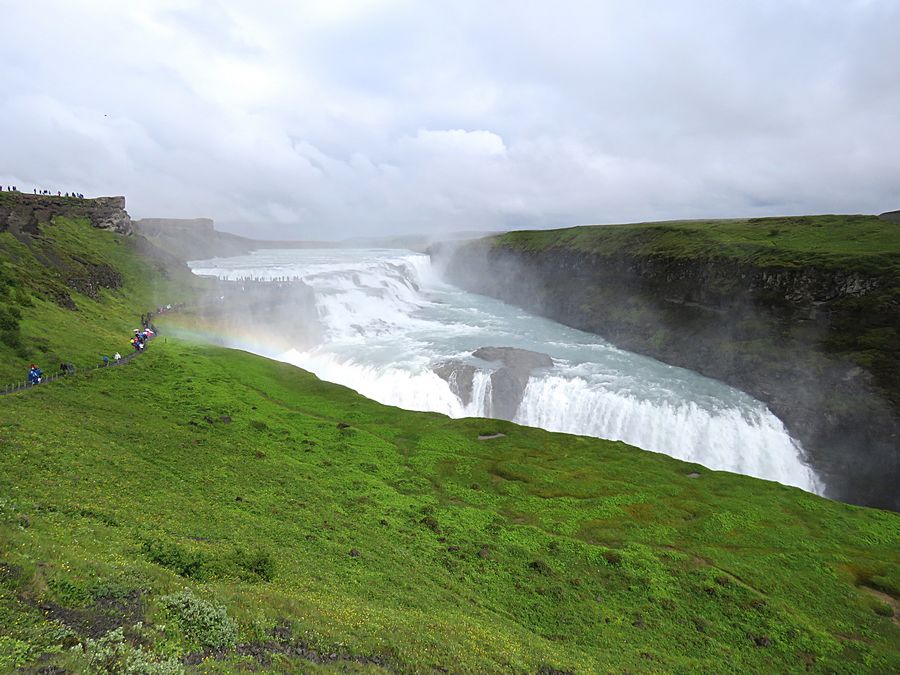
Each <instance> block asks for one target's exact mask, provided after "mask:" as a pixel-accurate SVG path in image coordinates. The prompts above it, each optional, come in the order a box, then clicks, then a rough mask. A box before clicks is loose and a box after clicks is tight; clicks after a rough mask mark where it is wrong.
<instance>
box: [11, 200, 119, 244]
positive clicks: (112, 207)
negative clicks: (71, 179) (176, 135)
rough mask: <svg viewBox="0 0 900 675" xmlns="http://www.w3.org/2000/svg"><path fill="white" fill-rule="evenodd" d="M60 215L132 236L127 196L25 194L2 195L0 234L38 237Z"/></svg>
mask: <svg viewBox="0 0 900 675" xmlns="http://www.w3.org/2000/svg"><path fill="white" fill-rule="evenodd" d="M57 216H64V217H66V218H84V219H87V220H88V221H90V223H91V225H93V226H94V227H96V228H99V229H102V230H112V231H113V232H118V233H119V234H125V235H128V234H131V233H132V231H133V229H132V225H131V218H130V217H129V215H128V212H127V211H126V210H125V197H96V198H94V199H78V198H75V197H53V196H49V195H33V194H31V195H30V194H27V193H24V192H3V193H0V232H7V231H8V232H11V233H12V234H13V235H14V236H22V235H31V236H33V235H35V234H37V233H38V229H39V227H40V226H42V225H47V224H50V223H51V222H52V221H53V219H54V218H56V217H57Z"/></svg>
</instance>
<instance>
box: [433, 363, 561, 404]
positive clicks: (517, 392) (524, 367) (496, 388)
mask: <svg viewBox="0 0 900 675" xmlns="http://www.w3.org/2000/svg"><path fill="white" fill-rule="evenodd" d="M472 356H473V357H474V358H476V359H478V360H479V361H483V362H485V363H484V364H483V366H482V367H479V366H477V365H475V364H472V363H466V362H465V361H460V360H459V359H451V360H449V361H443V362H441V363H439V364H437V365H436V366H434V367H433V368H432V371H433V372H434V373H435V374H436V375H438V376H439V377H440V378H442V379H444V380H446V381H447V384H449V385H450V391H452V392H453V393H454V394H456V396H457V397H458V398H459V400H460V401H461V402H462V404H463V405H469V403H471V402H472V394H473V388H474V381H475V373H477V372H478V371H479V370H484V371H490V373H491V400H490V411H489V413H490V415H491V417H498V418H500V419H504V420H512V419H513V418H514V417H515V416H516V412H517V411H518V410H519V405H520V404H521V403H522V396H523V395H524V394H525V388H526V387H527V386H528V380H529V379H530V378H531V375H532V373H533V372H534V371H536V370H539V369H541V368H552V367H553V359H551V358H550V357H549V356H548V355H547V354H541V353H540V352H532V351H529V350H527V349H518V348H516V347H481V348H479V349H476V350H475V351H474V352H472Z"/></svg>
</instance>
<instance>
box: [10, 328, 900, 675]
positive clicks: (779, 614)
mask: <svg viewBox="0 0 900 675" xmlns="http://www.w3.org/2000/svg"><path fill="white" fill-rule="evenodd" d="M485 432H502V433H505V434H506V436H504V437H502V438H496V439H493V440H478V436H479V435H480V434H484V433H485ZM0 439H2V444H3V447H4V449H5V450H4V453H3V455H2V459H0V462H2V465H0V466H2V469H0V477H2V478H0V494H2V495H3V501H2V520H3V525H2V530H0V531H2V535H0V559H2V561H3V563H2V566H0V570H2V576H0V582H2V584H3V595H2V608H0V625H2V626H3V627H4V631H3V632H4V636H3V637H2V638H0V639H2V640H3V648H2V649H0V653H6V654H7V655H8V656H7V657H6V661H5V664H4V665H5V666H6V667H7V668H10V667H12V666H14V665H26V664H29V663H36V659H38V658H39V657H41V655H42V654H53V653H57V654H56V655H55V656H45V657H44V658H45V660H44V661H43V663H59V664H60V665H64V666H66V667H84V664H85V663H86V659H87V658H88V657H87V656H84V655H77V654H74V653H70V652H67V651H65V650H64V649H63V647H64V646H65V645H70V644H73V643H75V642H77V641H78V640H79V639H81V638H83V637H84V636H85V635H91V634H94V635H95V636H96V635H97V634H98V633H102V632H103V631H104V630H108V629H109V628H111V627H112V626H114V625H116V623H119V622H124V623H125V635H126V637H127V638H128V639H130V640H132V641H133V642H134V643H135V644H140V645H142V646H143V647H142V648H143V649H144V650H145V651H146V652H148V653H152V654H154V655H159V656H160V657H162V656H164V655H174V656H177V657H179V659H180V658H183V657H184V656H185V655H186V654H189V653H192V652H202V651H203V649H204V646H205V647H206V648H207V649H208V650H210V651H216V650H217V649H219V648H222V649H223V654H222V656H223V658H224V661H222V662H212V663H207V664H206V665H205V666H204V669H205V670H228V669H229V668H232V667H237V664H238V663H240V662H245V661H249V662H252V661H254V657H252V656H250V654H251V653H254V648H253V647H251V646H248V645H254V644H255V645H256V648H255V651H256V653H258V654H259V657H260V659H262V661H263V663H266V662H269V659H272V661H271V663H274V664H280V665H278V667H280V668H289V666H288V665H287V663H288V661H286V659H288V658H289V657H287V656H283V655H279V654H278V652H285V653H291V649H292V648H296V649H300V648H301V647H309V648H313V649H315V650H316V651H317V652H318V653H323V654H328V655H330V654H336V655H337V657H335V658H338V665H341V664H342V663H347V662H345V661H341V660H340V659H343V658H346V659H351V658H356V659H358V660H359V662H360V663H358V664H357V665H359V667H360V668H363V667H364V669H371V670H377V669H378V668H380V667H381V666H380V665H376V664H381V665H383V666H385V667H387V668H390V669H399V670H403V671H412V670H422V671H428V670H431V669H434V668H440V667H444V668H448V669H450V670H453V671H494V670H505V669H513V670H515V671H521V672H535V671H536V670H537V669H538V668H539V667H541V666H542V665H546V666H549V667H552V668H556V669H564V670H574V671H577V672H597V671H604V670H609V669H611V670H623V669H628V670H659V671H672V670H676V671H678V670H680V671H685V672H686V671H694V672H696V671H711V670H742V671H755V672H762V671H768V672H777V671H785V670H800V669H803V668H806V667H812V668H813V669H814V670H819V671H852V670H857V671H861V670H867V671H875V672H891V671H896V670H897V668H898V667H900V656H898V652H897V650H898V647H900V628H898V626H897V625H896V624H895V623H893V622H892V619H891V618H890V614H891V609H890V607H889V606H888V605H887V604H886V603H885V602H884V601H883V600H879V599H877V598H876V597H875V594H874V593H873V591H880V592H882V593H890V594H893V595H894V597H896V596H897V595H898V593H900V566H898V550H897V546H896V544H897V542H898V541H900V518H898V517H897V516H896V515H894V514H890V513H886V512H880V511H874V510H866V509H861V508H856V507H851V506H846V505H843V504H838V503H834V502H829V501H826V500H824V499H820V498H818V497H815V496H812V495H809V494H806V493H803V492H801V491H799V490H796V489H793V488H787V487H783V486H780V485H777V484H773V483H768V482H764V481H760V480H755V479H752V478H747V477H742V476H736V475H731V474H726V473H715V472H710V471H707V470H705V469H703V468H701V467H698V466H694V465H689V464H685V463H682V462H679V461H676V460H674V459H670V458H668V457H665V456H661V455H655V454H652V453H647V452H643V451H639V450H637V449H634V448H631V447H628V446H626V445H624V444H621V443H613V442H607V441H602V440H597V439H589V438H578V437H572V436H566V435H562V434H551V433H548V432H544V431H540V430H535V429H526V428H521V427H517V426H515V425H513V424H508V423H503V422H493V421H484V420H459V421H452V420H449V419H447V418H445V417H442V416H440V415H434V414H422V413H410V412H405V411H401V410H399V409H396V408H390V407H386V406H382V405H379V404H376V403H373V402H370V401H367V400H366V399H363V398H362V397H360V396H358V395H356V394H354V393H353V392H351V391H349V390H347V389H344V388H342V387H338V386H335V385H330V384H326V383H323V382H320V381H319V380H317V379H316V378H315V377H313V376H312V375H309V374H307V373H304V372H302V371H300V370H297V369H296V368H293V367H290V366H287V365H282V364H277V363H273V362H269V361H266V360H264V359H262V358H258V357H254V356H250V355H247V354H244V353H240V352H234V351H227V350H223V349H219V348H212V347H199V346H195V345H189V344H185V343H180V342H176V341H174V340H171V339H170V340H169V341H168V343H163V341H162V340H159V341H157V342H156V343H154V344H153V345H152V349H151V351H150V352H149V353H148V354H147V355H145V356H144V357H142V358H141V359H139V360H138V361H136V362H135V363H133V364H131V365H128V366H126V367H124V368H117V369H111V370H108V371H107V370H100V371H94V372H93V373H90V374H88V375H85V376H82V377H79V378H73V379H70V380H67V381H62V382H61V383H59V384H54V385H52V386H48V387H44V388H38V389H36V390H33V391H30V392H27V393H26V394H19V395H15V396H13V397H10V398H8V399H6V400H4V401H3V402H2V407H0ZM693 471H696V472H698V473H699V474H700V476H699V477H698V478H692V477H690V475H689V474H690V473H691V472H693ZM184 588H188V589H190V591H191V595H189V596H187V597H188V598H189V599H190V600H189V601H183V602H182V604H178V603H177V602H175V600H173V599H172V598H171V597H170V596H171V595H172V594H174V593H176V592H178V591H180V590H181V589H184ZM182 600H183V599H182ZM201 601H205V602H208V603H211V605H213V606H216V605H221V606H224V607H225V610H226V612H227V616H228V617H230V618H231V619H233V620H234V621H235V622H236V624H235V625H236V634H235V633H234V632H233V630H232V628H231V624H230V623H228V620H226V619H224V618H223V617H222V616H219V618H218V619H216V620H214V619H215V616H214V613H212V610H211V609H210V608H209V607H208V606H206V605H204V604H203V603H202V602H201ZM185 603H186V604H187V605H189V606H190V607H189V609H184V607H183V606H182V605H184V604H185ZM191 603H193V604H191ZM197 607H199V608H200V609H198V608H197ZM210 616H213V619H211V618H210ZM138 621H142V622H143V626H142V627H139V628H134V627H133V626H134V624H136V623H137V622H138ZM273 635H278V636H280V637H279V638H278V639H276V638H273ZM235 642H236V643H237V644H239V645H243V647H240V648H239V649H237V650H235V649H233V648H232V646H233V645H234V644H235ZM98 649H99V648H97V647H95V648H94V652H96V651H97V650H98ZM89 651H90V650H89ZM60 652H61V653H60ZM94 652H91V653H94ZM242 653H243V654H244V655H241V654H242ZM10 654H12V655H14V656H12V657H10V656H9V655H10ZM300 662H302V659H301V660H300ZM273 667H274V666H273ZM291 667H298V666H296V665H295V666H291Z"/></svg>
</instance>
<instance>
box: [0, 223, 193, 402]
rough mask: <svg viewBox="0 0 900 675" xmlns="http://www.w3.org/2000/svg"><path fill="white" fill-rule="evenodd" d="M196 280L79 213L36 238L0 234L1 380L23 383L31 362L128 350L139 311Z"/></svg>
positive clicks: (82, 361)
mask: <svg viewBox="0 0 900 675" xmlns="http://www.w3.org/2000/svg"><path fill="white" fill-rule="evenodd" d="M194 279H196V278H194ZM197 283H198V282H196V281H194V280H192V279H191V275H190V274H189V273H188V272H187V271H186V270H185V271H184V272H183V273H178V272H177V271H174V270H165V268H164V266H163V265H162V264H161V263H159V262H156V261H154V260H152V259H150V258H148V257H146V256H142V255H140V254H139V253H138V252H137V251H136V250H135V248H134V240H133V239H132V238H128V237H123V236H122V235H119V234H116V233H113V232H109V231H105V230H98V229H95V228H93V227H91V226H90V224H89V223H88V221H86V220H84V219H68V218H56V219H54V221H53V224H52V225H50V226H43V227H42V228H41V230H40V233H39V236H37V237H30V236H27V235H25V236H21V237H19V238H17V237H15V236H13V234H12V233H11V232H8V231H7V232H0V386H2V385H4V384H7V383H11V382H16V381H18V382H21V381H23V380H24V379H25V376H26V374H27V372H28V364H29V363H30V362H32V361H35V362H37V363H38V364H39V365H41V367H42V368H43V369H44V371H45V372H47V373H50V372H54V371H56V369H58V368H59V363H60V362H61V361H66V362H70V363H74V364H75V365H76V366H78V367H85V366H92V365H96V364H97V363H99V362H100V360H101V357H102V356H103V355H104V354H105V355H107V356H112V355H113V354H114V353H115V352H116V351H119V352H121V353H123V354H124V353H126V350H127V349H128V348H129V345H128V339H129V336H130V335H131V329H132V328H134V327H136V326H137V320H138V317H139V315H140V314H141V313H143V312H145V311H147V310H149V309H152V308H155V307H157V306H159V305H160V304H164V303H167V302H174V301H176V300H181V299H184V298H185V297H186V296H187V295H189V293H190V286H191V285H192V284H197Z"/></svg>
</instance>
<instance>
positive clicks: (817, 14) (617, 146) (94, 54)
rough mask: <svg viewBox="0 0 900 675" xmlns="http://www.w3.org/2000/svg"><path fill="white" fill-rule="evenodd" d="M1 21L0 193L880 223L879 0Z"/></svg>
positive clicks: (171, 204) (537, 219)
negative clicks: (841, 216)
mask: <svg viewBox="0 0 900 675" xmlns="http://www.w3.org/2000/svg"><path fill="white" fill-rule="evenodd" d="M440 4H442V5H446V6H444V7H439V6H436V5H435V4H434V3H413V2H411V1H405V0H355V1H353V0H351V1H347V2H340V3H339V2H328V3H323V2H301V3H283V2H278V1H276V0H264V1H262V2H255V3H253V5H252V7H251V6H250V5H248V4H247V3H243V2H238V1H237V0H233V1H231V0H220V1H219V2H199V1H188V0H159V1H157V2H153V3H150V2H147V3H142V2H139V3H113V2H109V1H107V0H90V1H83V2H79V3H69V2H62V1H58V2H53V1H49V0H43V1H42V0H36V1H34V2H29V3H18V6H14V7H5V8H4V9H3V20H4V25H6V26H9V27H15V29H14V30H9V31H7V35H5V39H4V41H3V42H2V43H0V81H2V82H4V87H3V94H2V97H0V130H2V133H0V184H4V185H6V184H9V183H15V184H17V185H19V186H20V188H23V189H26V190H28V191H30V190H31V188H32V187H48V188H50V187H52V188H54V189H56V188H58V189H61V190H63V191H66V190H79V191H82V192H85V193H88V194H110V193H121V194H125V195H127V196H128V200H129V210H130V211H131V213H132V215H133V216H136V217H142V216H185V217H189V216H210V217H213V218H215V219H216V221H217V222H218V223H219V225H220V226H223V227H225V228H227V229H230V230H232V231H237V232H241V233H246V234H252V235H256V236H273V237H298V238H301V237H302V238H342V237H344V236H353V235H361V234H373V233H401V232H412V231H430V232H439V231H441V230H452V229H499V228H507V227H542V226H559V225H566V224H576V223H589V222H614V221H622V220H644V219H665V218H680V217H708V216H740V215H767V214H771V215H774V214H780V213H819V212H877V211H879V210H885V209H889V208H897V207H898V200H900V190H898V183H897V176H898V175H900V172H898V169H900V166H898V165H900V160H898V159H897V158H898V157H900V87H898V86H897V83H898V82H900V43H898V42H897V40H896V35H895V32H896V26H898V25H900V3H897V2H894V1H893V0H881V1H879V0H869V1H856V2H853V1H838V0H824V1H822V0H820V1H818V2H813V1H812V0H809V1H807V0H793V1H787V0H778V1H776V0H761V1H760V2H754V3H723V2H711V1H709V2H707V1H702V0H698V1H695V2H689V3H671V2H664V1H662V0H644V1H642V2H633V3H620V2H571V1H567V0H562V1H560V2H555V3H552V4H551V3H540V2H506V1H498V2H492V3H475V2H470V1H460V2H454V3H440Z"/></svg>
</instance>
